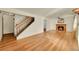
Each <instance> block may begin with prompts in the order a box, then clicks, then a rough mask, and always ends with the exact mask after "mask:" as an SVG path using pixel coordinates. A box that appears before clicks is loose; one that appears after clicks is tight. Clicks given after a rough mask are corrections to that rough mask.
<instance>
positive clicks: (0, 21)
mask: <svg viewBox="0 0 79 59" xmlns="http://www.w3.org/2000/svg"><path fill="white" fill-rule="evenodd" d="M1 38H2V14H1V13H0V40H1Z"/></svg>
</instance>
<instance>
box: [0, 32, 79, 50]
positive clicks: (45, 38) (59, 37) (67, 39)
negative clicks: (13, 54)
mask: <svg viewBox="0 0 79 59" xmlns="http://www.w3.org/2000/svg"><path fill="white" fill-rule="evenodd" d="M10 37H11V36H7V39H6V38H4V41H2V42H0V51H76V50H78V43H77V40H76V39H75V37H74V35H73V32H66V33H64V32H56V31H48V32H45V33H41V34H38V35H33V36H30V37H27V38H24V39H21V40H15V39H14V38H12V37H11V38H10Z"/></svg>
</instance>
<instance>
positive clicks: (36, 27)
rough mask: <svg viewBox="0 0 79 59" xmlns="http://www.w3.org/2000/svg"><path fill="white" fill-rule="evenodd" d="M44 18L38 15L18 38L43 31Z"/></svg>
mask: <svg viewBox="0 0 79 59" xmlns="http://www.w3.org/2000/svg"><path fill="white" fill-rule="evenodd" d="M43 19H44V18H41V17H38V16H36V17H35V21H34V22H33V23H32V24H31V25H30V26H29V27H28V28H26V29H25V30H24V31H23V32H22V33H21V34H20V35H19V36H18V37H17V39H21V38H24V37H28V36H31V35H35V34H38V33H42V32H43V25H44V24H43Z"/></svg>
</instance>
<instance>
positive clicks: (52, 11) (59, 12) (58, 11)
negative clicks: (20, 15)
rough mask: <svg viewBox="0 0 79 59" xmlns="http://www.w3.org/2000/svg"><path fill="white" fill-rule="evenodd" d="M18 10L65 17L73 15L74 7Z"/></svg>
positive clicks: (50, 16) (44, 15) (45, 15)
mask: <svg viewBox="0 0 79 59" xmlns="http://www.w3.org/2000/svg"><path fill="white" fill-rule="evenodd" d="M16 9H17V10H20V11H24V12H28V13H31V14H34V15H38V16H43V17H49V18H52V17H59V16H60V17H63V16H65V15H73V14H74V13H73V12H72V10H73V8H16Z"/></svg>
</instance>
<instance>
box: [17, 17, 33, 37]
mask: <svg viewBox="0 0 79 59" xmlns="http://www.w3.org/2000/svg"><path fill="white" fill-rule="evenodd" d="M33 22H34V17H29V16H26V17H25V18H24V19H23V20H22V21H20V22H19V23H18V24H16V36H18V35H19V34H20V33H22V32H23V31H24V30H25V29H26V28H27V27H29V26H30V25H31V24H32V23H33Z"/></svg>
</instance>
